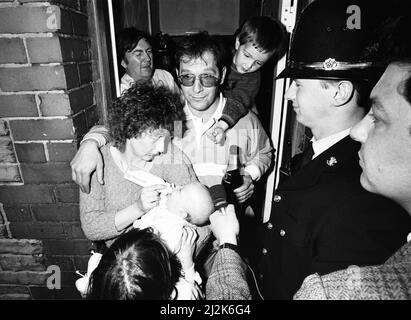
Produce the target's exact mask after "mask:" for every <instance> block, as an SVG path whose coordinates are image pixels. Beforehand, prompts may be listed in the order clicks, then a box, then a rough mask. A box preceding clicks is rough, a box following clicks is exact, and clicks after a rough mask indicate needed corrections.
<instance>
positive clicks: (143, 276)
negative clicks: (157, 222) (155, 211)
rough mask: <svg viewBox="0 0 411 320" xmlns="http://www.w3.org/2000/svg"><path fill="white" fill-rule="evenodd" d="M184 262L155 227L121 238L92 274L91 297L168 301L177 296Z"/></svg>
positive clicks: (132, 232) (135, 230)
mask: <svg viewBox="0 0 411 320" xmlns="http://www.w3.org/2000/svg"><path fill="white" fill-rule="evenodd" d="M180 275H181V264H180V261H179V259H178V258H177V256H176V255H175V254H173V253H172V252H170V250H169V249H168V248H167V246H166V245H165V244H164V243H163V241H162V240H161V239H160V237H159V236H157V235H156V234H155V233H154V232H153V231H152V230H151V229H149V228H148V229H143V230H140V229H134V230H131V231H129V232H127V233H126V234H124V235H122V236H121V237H119V238H118V239H117V240H116V241H115V242H114V243H113V245H112V246H111V247H110V248H109V249H108V250H107V251H106V252H105V253H104V254H103V256H102V258H101V261H100V263H99V265H98V267H97V268H96V270H94V272H93V273H92V274H91V277H90V287H89V296H88V298H90V299H98V300H100V299H103V300H106V299H109V300H146V299H150V300H168V299H170V298H171V297H172V296H173V295H175V284H176V283H177V281H178V279H179V277H180Z"/></svg>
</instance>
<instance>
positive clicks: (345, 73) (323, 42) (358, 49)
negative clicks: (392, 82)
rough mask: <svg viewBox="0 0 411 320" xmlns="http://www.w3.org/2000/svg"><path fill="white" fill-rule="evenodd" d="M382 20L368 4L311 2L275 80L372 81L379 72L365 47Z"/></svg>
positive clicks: (362, 1)
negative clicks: (366, 54)
mask: <svg viewBox="0 0 411 320" xmlns="http://www.w3.org/2000/svg"><path fill="white" fill-rule="evenodd" d="M377 2H378V1H377ZM382 18H383V17H382V12H381V10H379V11H378V10H377V4H376V3H375V2H374V3H372V2H371V1H366V0H350V1H346V0H334V1H330V0H317V1H314V2H312V3H311V4H309V5H308V6H307V7H306V8H305V9H304V10H303V12H302V13H301V15H300V17H299V19H298V21H297V24H296V26H295V29H294V32H293V35H292V38H291V48H290V52H289V56H288V61H287V66H286V68H285V70H284V71H283V72H281V74H280V75H279V76H278V78H294V79H295V78H297V79H298V78H300V79H304V78H305V79H348V80H367V79H370V80H371V79H375V78H376V77H378V76H379V75H380V74H381V71H382V69H381V68H380V67H379V66H378V65H377V64H376V63H374V62H372V61H367V60H368V59H367V58H366V57H365V48H366V47H367V46H368V45H370V44H371V43H372V40H373V37H374V32H375V30H376V27H377V26H378V23H380V22H381V19H382Z"/></svg>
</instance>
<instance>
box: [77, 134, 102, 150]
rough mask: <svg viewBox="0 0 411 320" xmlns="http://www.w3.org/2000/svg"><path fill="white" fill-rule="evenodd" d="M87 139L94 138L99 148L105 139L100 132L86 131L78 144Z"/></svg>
mask: <svg viewBox="0 0 411 320" xmlns="http://www.w3.org/2000/svg"><path fill="white" fill-rule="evenodd" d="M87 140H94V141H96V142H97V147H98V148H101V147H103V146H104V145H105V144H106V139H105V138H104V137H103V136H102V135H101V134H100V133H92V132H91V133H88V134H87V135H85V136H84V138H83V140H81V142H80V144H82V143H83V142H84V141H87Z"/></svg>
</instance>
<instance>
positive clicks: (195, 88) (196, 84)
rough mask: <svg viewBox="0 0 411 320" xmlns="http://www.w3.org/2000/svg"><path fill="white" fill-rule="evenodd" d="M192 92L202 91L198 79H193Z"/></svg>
mask: <svg viewBox="0 0 411 320" xmlns="http://www.w3.org/2000/svg"><path fill="white" fill-rule="evenodd" d="M193 90H194V92H201V91H203V85H202V84H201V82H200V78H195V79H194V84H193Z"/></svg>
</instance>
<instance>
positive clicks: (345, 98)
mask: <svg viewBox="0 0 411 320" xmlns="http://www.w3.org/2000/svg"><path fill="white" fill-rule="evenodd" d="M333 87H334V88H335V95H334V105H335V106H337V107H339V106H343V105H345V104H347V103H348V102H350V101H351V99H352V97H353V95H354V85H353V84H352V82H351V81H347V80H341V81H338V82H337V83H336V84H335V85H334V86H333Z"/></svg>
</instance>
